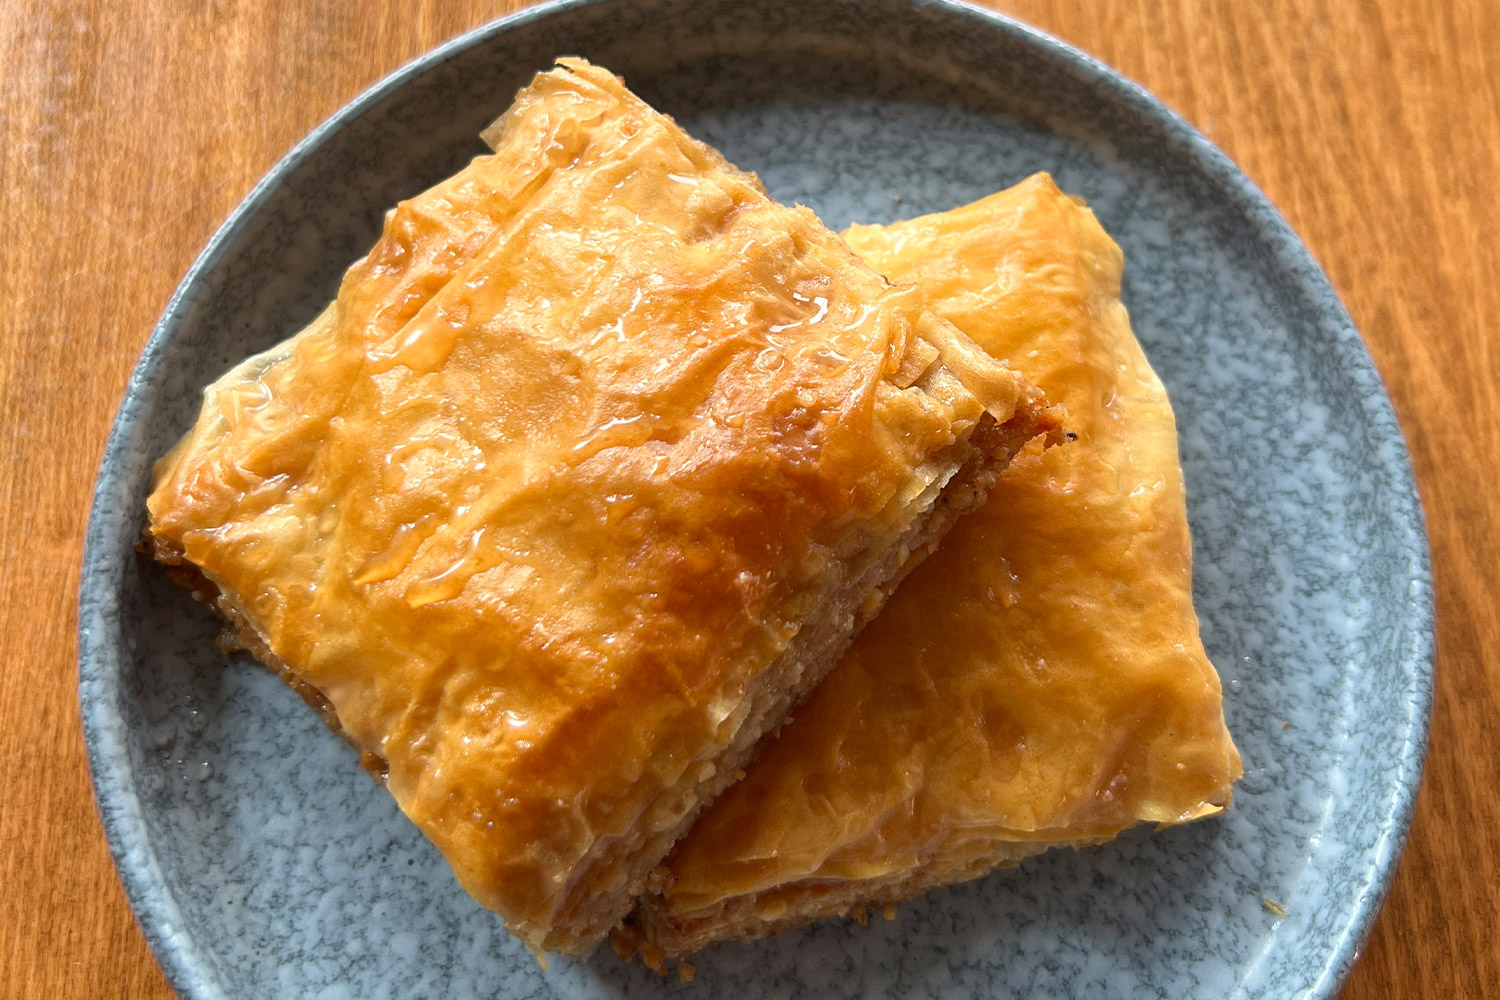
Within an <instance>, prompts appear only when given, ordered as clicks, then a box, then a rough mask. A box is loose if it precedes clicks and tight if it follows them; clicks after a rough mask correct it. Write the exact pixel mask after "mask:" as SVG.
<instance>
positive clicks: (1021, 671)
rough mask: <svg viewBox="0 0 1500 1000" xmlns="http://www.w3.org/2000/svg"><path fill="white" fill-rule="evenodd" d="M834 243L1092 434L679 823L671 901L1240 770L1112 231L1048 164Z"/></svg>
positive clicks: (1052, 823)
mask: <svg viewBox="0 0 1500 1000" xmlns="http://www.w3.org/2000/svg"><path fill="white" fill-rule="evenodd" d="M846 239H847V240H848V242H849V244H850V245H851V246H852V247H853V248H854V249H855V250H856V251H857V252H858V253H860V254H861V255H862V256H863V257H864V258H865V260H866V261H867V262H869V263H870V264H871V266H873V267H874V268H875V269H877V270H879V271H881V272H882V273H884V274H885V275H887V276H888V277H890V278H891V279H892V280H894V281H912V282H915V283H917V284H918V286H919V287H921V288H922V290H923V291H924V293H925V294H926V295H927V300H928V303H929V305H930V306H931V307H932V308H933V309H935V310H936V311H937V312H939V313H940V314H942V315H943V316H944V317H946V318H948V319H949V320H951V321H952V322H953V323H954V324H955V325H956V326H957V327H958V328H959V329H961V330H963V331H964V332H966V333H968V334H969V335H970V336H971V337H973V338H974V340H975V341H976V342H978V343H979V344H980V345H981V346H983V347H984V348H985V349H986V350H987V351H989V352H990V353H991V354H993V355H994V356H995V357H996V358H999V359H1001V360H1003V361H1005V362H1007V363H1008V364H1010V365H1012V366H1014V367H1015V368H1016V369H1017V370H1019V371H1020V372H1022V374H1024V375H1025V376H1026V377H1027V378H1028V379H1030V380H1031V381H1032V382H1034V383H1035V384H1036V385H1037V386H1039V387H1040V388H1041V389H1042V390H1043V391H1044V392H1046V393H1047V394H1048V397H1049V398H1051V399H1053V400H1055V401H1057V402H1060V403H1062V404H1064V406H1065V407H1066V410H1067V414H1068V418H1067V425H1068V428H1069V430H1070V431H1073V432H1075V433H1076V434H1077V435H1078V439H1077V440H1076V441H1073V442H1071V443H1069V444H1066V445H1064V446H1061V447H1058V448H1052V449H1049V450H1047V451H1046V452H1041V453H1039V452H1038V451H1037V450H1036V449H1031V452H1030V453H1029V454H1023V455H1021V456H1018V457H1017V459H1016V460H1015V461H1014V462H1013V463H1012V464H1011V466H1010V467H1009V468H1008V469H1007V470H1006V472H1005V474H1004V475H1003V476H1002V477H1001V481H1000V485H999V486H997V487H996V488H995V490H994V491H993V492H992V493H991V495H990V499H989V501H988V503H987V505H986V506H985V507H984V508H982V509H981V510H980V511H978V512H977V513H975V514H973V515H971V516H969V517H968V518H966V519H964V520H963V521H961V522H960V523H959V525H958V526H957V527H956V528H955V529H954V530H953V532H951V533H950V534H949V535H948V537H947V539H946V540H945V541H944V542H943V544H942V546H941V547H940V548H939V550H938V552H937V553H936V554H935V555H934V556H933V557H932V558H931V559H929V560H928V561H927V562H925V563H924V564H923V565H922V566H920V567H919V568H918V569H917V570H916V571H915V572H914V573H913V575H912V576H911V577H910V578H908V579H907V581H906V582H905V583H904V584H903V585H902V587H901V589H900V590H898V591H897V592H896V594H895V595H894V596H893V597H892V599H891V600H890V602H889V603H888V604H887V605H886V607H885V609H884V611H882V613H881V614H880V616H879V617H878V618H877V619H876V620H875V621H874V622H873V623H871V625H870V626H869V627H868V628H866V629H865V630H864V632H862V633H861V634H860V636H859V638H858V639H856V640H855V643H854V646H853V647H852V648H851V650H850V652H849V653H848V654H847V655H846V656H845V658H844V660H843V662H841V663H840V664H839V665H838V666H837V667H835V668H834V670H833V672H832V673H831V674H830V675H829V676H828V678H827V679H826V680H825V681H824V682H823V683H822V685H821V686H820V687H819V688H818V690H817V691H815V692H814V693H813V695H812V696H811V697H810V698H809V699H808V700H807V702H805V703H804V704H803V705H802V707H801V708H799V709H798V710H797V711H796V712H795V713H794V718H793V720H792V721H791V722H790V723H789V724H788V725H787V726H786V727H785V728H784V729H783V730H782V731H781V734H780V735H779V737H778V738H776V739H775V740H774V741H771V742H769V743H768V745H767V746H766V747H765V748H764V749H763V751H762V753H761V754H760V756H759V757H758V758H757V760H756V761H755V762H754V764H752V765H751V766H750V768H749V769H748V772H749V773H748V775H747V776H746V778H745V779H744V780H743V781H741V782H739V783H738V784H736V785H734V786H732V787H731V788H730V789H729V790H728V791H727V792H726V793H725V794H724V795H723V796H721V797H720V798H719V800H718V801H717V802H716V803H715V804H714V805H713V806H711V807H710V808H709V809H708V810H707V811H706V812H705V813H704V814H703V816H702V817H701V818H700V820H699V822H698V823H697V824H696V825H695V826H694V828H693V829H692V830H691V831H690V832H689V834H688V835H687V836H686V837H685V838H683V839H682V840H681V841H679V842H678V846H677V848H676V850H675V851H674V853H673V854H672V855H670V856H669V860H668V862H667V865H666V867H667V869H668V872H667V874H668V877H666V878H661V879H659V880H655V881H657V882H658V884H661V885H669V886H671V888H670V889H669V890H667V891H666V893H665V896H664V897H663V898H660V899H656V900H653V901H650V903H649V905H652V906H655V907H656V908H657V910H656V912H657V914H658V915H659V916H664V917H665V918H666V919H667V920H669V921H670V920H674V919H675V920H691V919H693V916H694V914H695V913H696V914H698V915H699V917H700V918H701V919H708V920H712V919H716V917H715V916H714V915H715V914H718V913H720V912H721V910H722V904H723V903H724V902H725V901H726V900H729V899H733V898H737V897H748V896H751V895H754V894H759V900H758V901H757V904H756V905H757V908H758V910H759V912H758V913H757V916H758V917H759V918H761V919H764V920H768V921H775V920H785V919H786V914H787V913H795V912H796V911H797V907H798V906H799V903H804V904H811V903H812V902H814V899H815V897H816V895H817V894H818V893H820V892H822V891H824V887H826V886H827V885H829V884H830V883H832V882H836V881H838V880H850V879H853V880H873V881H877V882H880V883H883V884H884V886H887V887H888V886H892V885H901V884H920V883H921V874H920V873H922V872H923V871H924V870H928V871H939V870H945V871H948V872H950V873H951V874H949V875H948V877H959V873H960V872H961V873H963V874H966V875H969V876H972V875H973V874H977V873H978V871H982V870H983V866H982V865H981V866H980V867H979V868H978V869H977V870H976V869H975V867H974V864H975V859H982V858H984V857H986V856H990V857H991V859H992V860H991V862H990V863H991V864H993V863H995V861H996V860H1001V859H1006V858H1013V857H1015V856H1017V853H1016V852H1015V851H1013V850H1006V849H1005V848H1003V847H1002V846H1000V845H1002V844H1003V843H1005V842H1043V843H1045V842H1075V841H1076V842H1082V841H1089V840H1097V839H1101V838H1104V837H1108V836H1110V835H1112V834H1114V833H1116V832H1118V831H1119V830H1121V829H1122V828H1124V827H1127V826H1129V825H1131V824H1134V823H1137V822H1142V821H1145V822H1154V823H1176V822H1180V821H1184V820H1190V819H1194V818H1196V817H1200V816H1204V815H1207V814H1210V813H1214V812H1217V811H1219V810H1220V809H1221V808H1222V806H1223V805H1224V804H1226V803H1227V802H1228V800H1229V795H1230V787H1231V785H1232V784H1233V782H1234V781H1235V780H1236V778H1238V776H1239V774H1240V759H1239V755H1238V753H1237V752H1236V750H1235V748H1234V745H1233V743H1232V742H1231V741H1230V737H1229V733H1228V732H1227V730H1226V729H1225V726H1224V717H1223V711H1222V707H1221V694H1220V687H1219V678H1218V675H1217V674H1216V673H1215V671H1214V668H1213V665H1212V664H1211V663H1210V662H1209V661H1208V658H1207V657H1206V656H1205V654H1204V651H1203V646H1202V643H1201V642H1200V641H1199V636H1198V621H1197V618H1196V616H1195V614H1194V611H1193V605H1192V596H1191V588H1190V576H1191V549H1190V541H1189V537H1188V524H1187V516H1186V510H1185V505H1184V492H1183V483H1182V473H1181V469H1180V467H1179V465H1178V457H1177V436H1176V428H1175V424H1174V420H1173V415H1172V410H1171V407H1170V405H1169V403H1168V401H1167V396H1166V393H1165V390H1164V389H1163V388H1162V385H1161V383H1160V382H1159V381H1158V380H1157V378H1156V376H1155V374H1154V373H1153V372H1152V370H1151V368H1150V366H1149V365H1148V364H1147V362H1146V358H1145V356H1144V355H1143V354H1142V352H1141V349H1140V347H1139V345H1138V344H1137V343H1136V341H1135V338H1134V337H1133V336H1132V334H1131V331H1130V326H1129V322H1128V318H1127V316H1126V313H1125V309H1124V307H1123V306H1122V305H1121V304H1120V301H1119V290H1120V275H1121V268H1122V262H1123V259H1122V256H1121V253H1120V250H1119V248H1118V247H1117V246H1116V245H1115V244H1114V242H1113V241H1111V240H1110V239H1109V237H1108V236H1107V235H1106V234H1105V233H1104V231H1103V230H1102V229H1101V228H1100V226H1099V225H1098V223H1097V221H1096V220H1095V219H1094V216H1093V214H1092V213H1091V212H1089V211H1088V210H1087V209H1086V208H1085V207H1083V206H1082V205H1081V204H1080V203H1075V202H1074V201H1073V200H1071V199H1069V198H1067V197H1065V196H1064V195H1063V194H1062V193H1061V192H1059V191H1058V189H1057V188H1056V186H1055V185H1054V184H1053V182H1052V180H1051V178H1050V177H1048V176H1046V175H1045V174H1041V175H1037V176H1035V177H1033V178H1031V179H1029V180H1027V181H1026V182H1024V183H1022V184H1020V185H1018V186H1016V187H1014V188H1011V189H1009V190H1007V191H1004V192H1001V193H999V194H996V195H992V196H991V197H988V198H985V199H983V200H982V201H979V202H977V203H975V204H972V205H969V206H966V207H964V208H960V209H956V210H954V211H951V212H946V213H943V214H939V215H931V216H926V217H923V218H919V219H914V220H912V221H909V222H904V223H899V224H896V225H892V226H888V227H879V226H856V227H854V228H853V229H852V230H850V231H849V232H848V233H847V234H846ZM985 841H990V842H993V844H994V845H995V846H994V848H993V850H987V849H986V848H984V847H983V842H985ZM1022 853H1024V852H1022ZM945 866H947V867H945ZM739 912H741V913H744V912H745V911H744V910H740V911H739ZM738 931H739V929H738V928H736V927H734V926H725V927H723V928H721V929H720V933H721V934H722V935H723V936H733V935H735V934H736V933H737V932H738Z"/></svg>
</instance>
